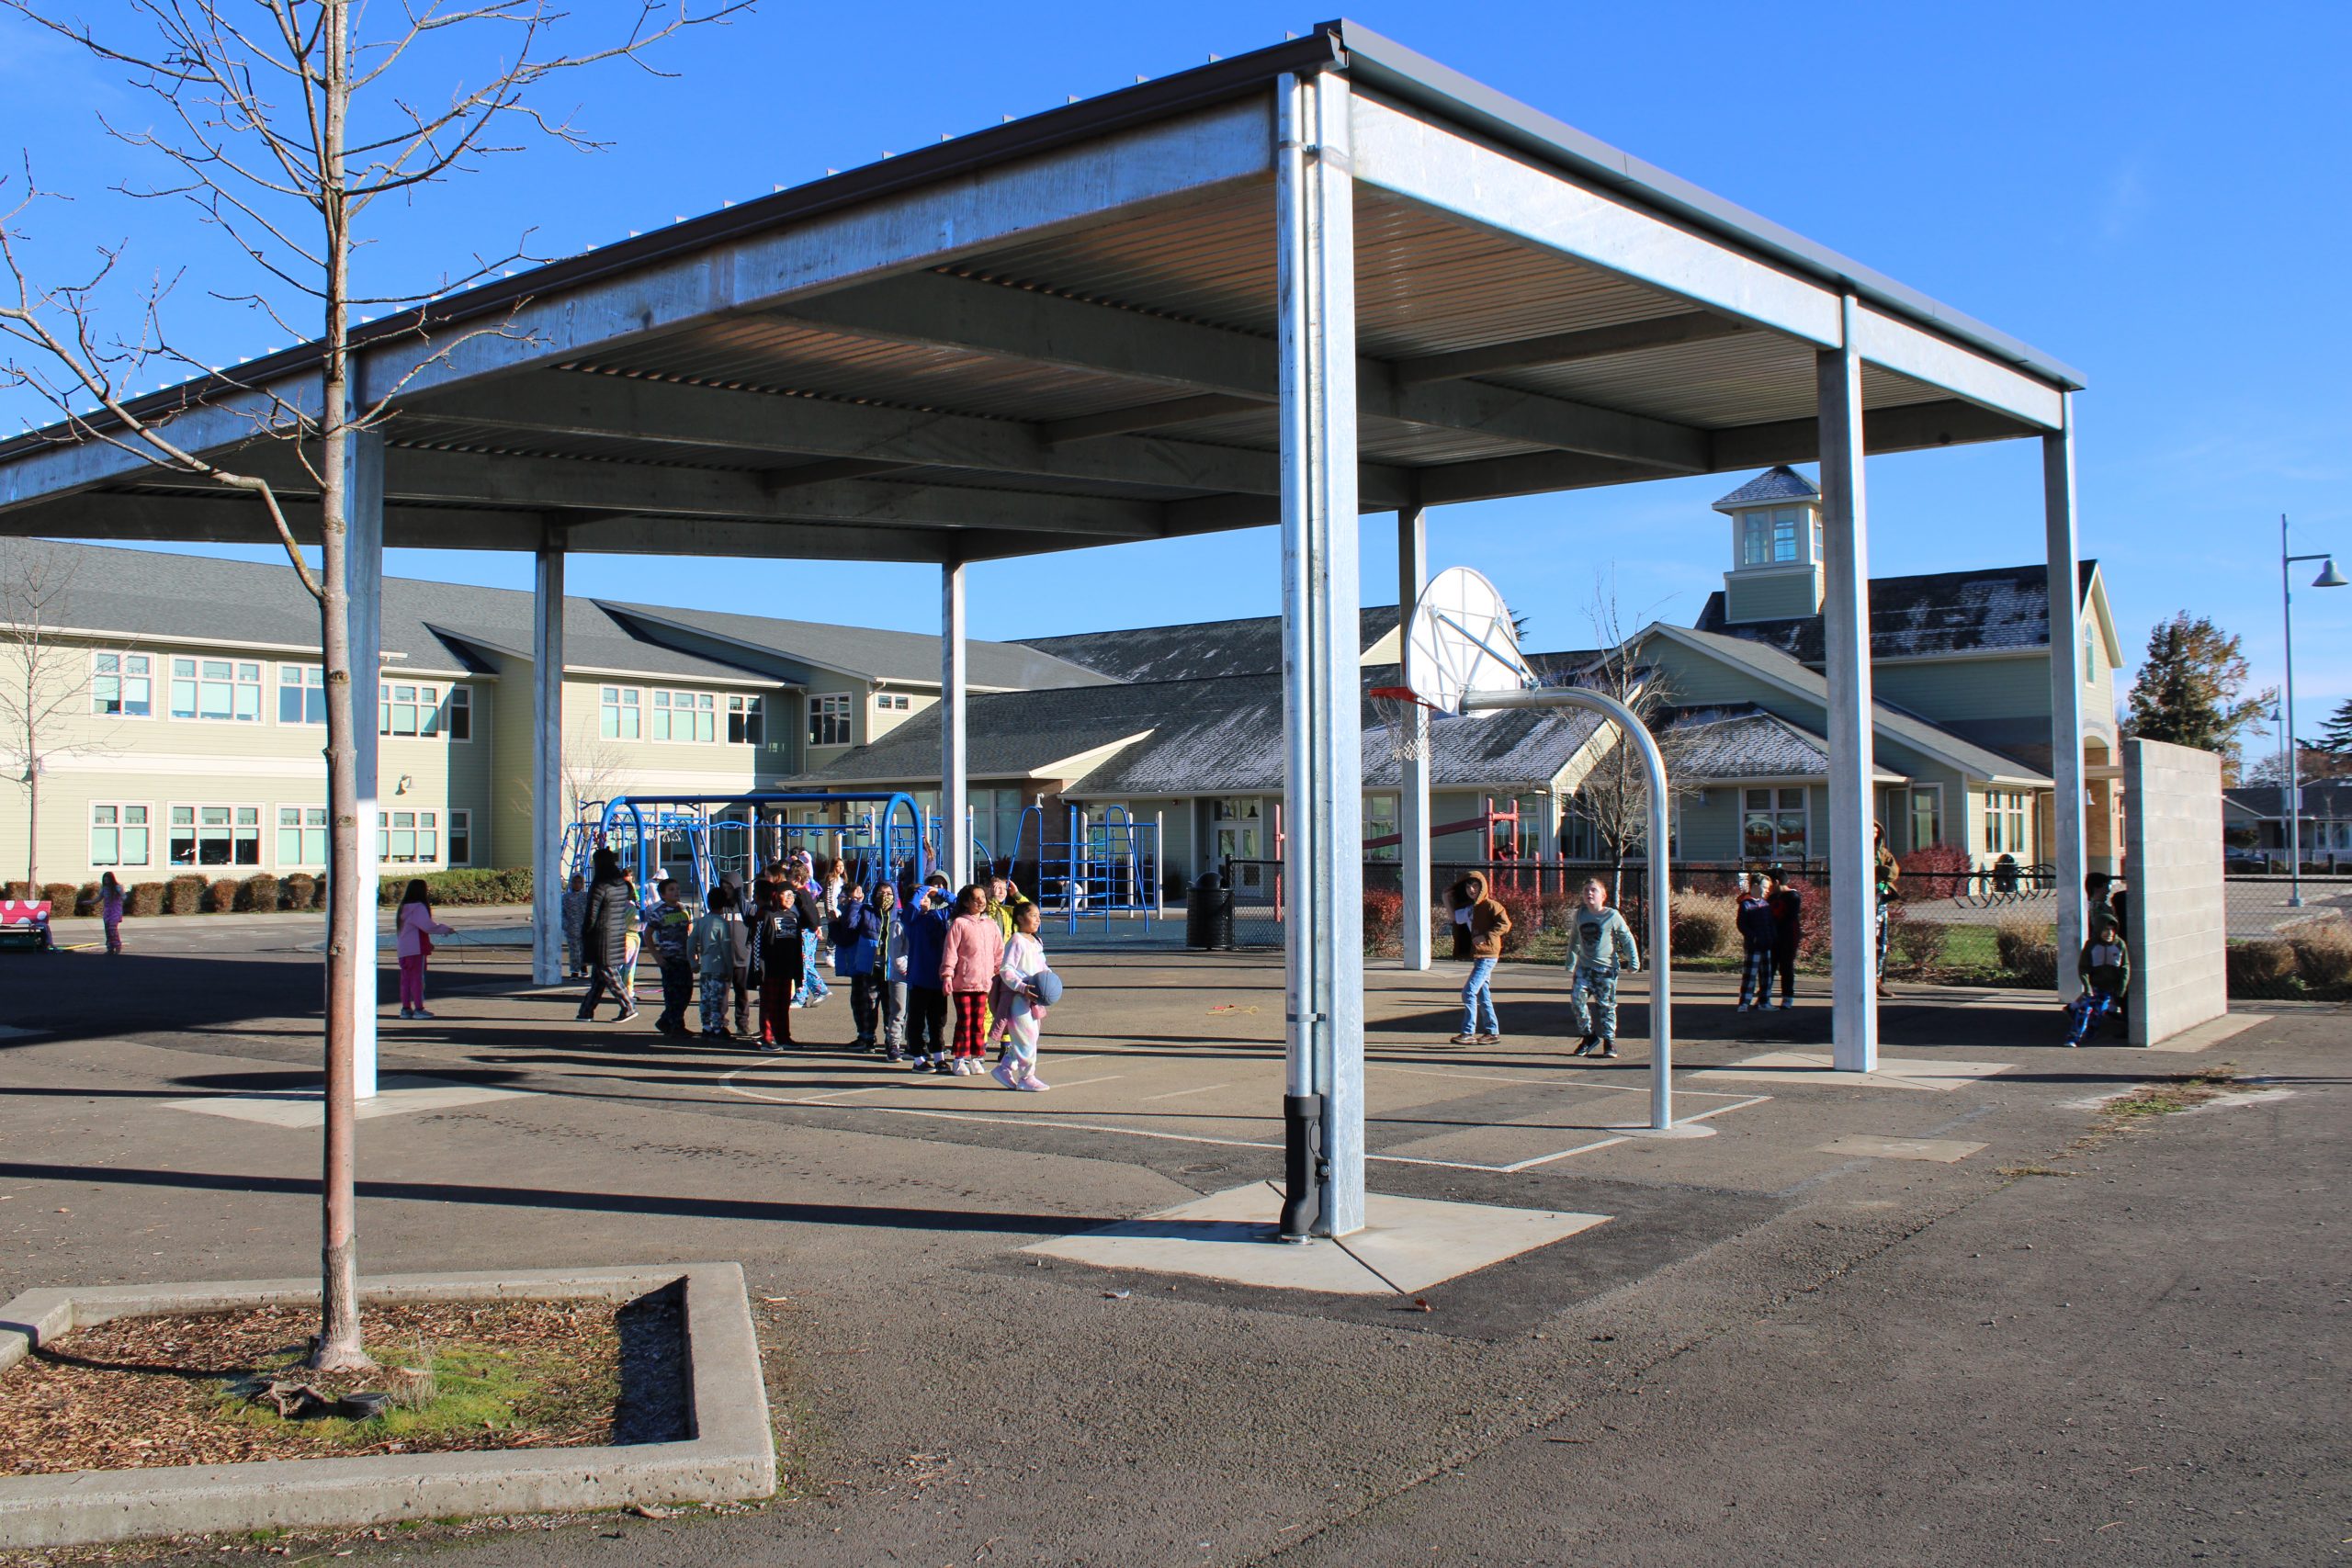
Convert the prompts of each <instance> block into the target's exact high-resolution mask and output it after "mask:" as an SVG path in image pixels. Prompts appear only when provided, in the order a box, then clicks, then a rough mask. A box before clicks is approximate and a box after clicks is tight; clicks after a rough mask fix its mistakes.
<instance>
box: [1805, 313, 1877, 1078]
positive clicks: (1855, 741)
mask: <svg viewBox="0 0 2352 1568" xmlns="http://www.w3.org/2000/svg"><path fill="white" fill-rule="evenodd" d="M1858 310H1859V306H1858V304H1857V302H1856V300H1855V299H1854V298H1853V296H1851V295H1848V296H1847V297H1846V304H1845V345H1844V346H1843V347H1840V348H1826V349H1823V350H1821V351H1820V352H1819V353H1818V354H1817V355H1815V369H1816V372H1817V376H1818V383H1819V384H1818V394H1819V399H1820V410H1821V521H1822V544H1823V548H1824V551H1825V553H1826V557H1827V561H1826V565H1827V568H1828V570H1827V573H1826V577H1827V581H1826V596H1825V597H1824V599H1823V601H1822V607H1821V619H1822V626H1821V632H1822V651H1823V655H1824V662H1825V665H1826V674H1827V676H1828V679H1829V714H1828V718H1829V737H1828V739H1829V933H1830V952H1831V953H1832V957H1831V959H1830V981H1829V989H1830V999H1831V1006H1830V1038H1831V1040H1832V1042H1833V1045H1834V1049H1835V1052H1836V1058H1837V1065H1838V1068H1839V1070H1841V1071H1844V1072H1849V1073H1867V1072H1871V1071H1873V1070H1874V1069H1875V1068H1876V1067H1877V1066H1878V992H1877V966H1876V957H1877V953H1878V896H1877V886H1878V867H1877V863H1876V858H1875V856H1874V854H1873V852H1872V848H1871V823H1872V821H1873V820H1874V819H1875V813H1874V812H1873V811H1872V810H1871V795H1872V793H1873V791H1874V789H1875V787H1876V784H1875V775H1876V773H1877V768H1876V766H1875V759H1874V757H1873V756H1872V750H1871V740H1872V735H1871V646H1870V626H1871V582H1870V546H1869V539H1868V533H1869V530H1868V526H1867V523H1866V514H1867V509H1866V508H1865V506H1864V503H1863V496H1862V449H1863V448H1862V360H1861V355H1860V350H1859V349H1858V347H1857V346H1856V344H1855V334H1854V327H1855V316H1856V314H1857V311H1858Z"/></svg>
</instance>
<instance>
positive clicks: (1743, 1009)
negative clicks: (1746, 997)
mask: <svg viewBox="0 0 2352 1568" xmlns="http://www.w3.org/2000/svg"><path fill="white" fill-rule="evenodd" d="M1732 1010H1733V1011H1734V1012H1747V1011H1749V1010H1750V1009H1749V1008H1748V1005H1747V1003H1746V1002H1742V1003H1740V1004H1739V1006H1737V1007H1736V1008H1734V1009H1732Z"/></svg>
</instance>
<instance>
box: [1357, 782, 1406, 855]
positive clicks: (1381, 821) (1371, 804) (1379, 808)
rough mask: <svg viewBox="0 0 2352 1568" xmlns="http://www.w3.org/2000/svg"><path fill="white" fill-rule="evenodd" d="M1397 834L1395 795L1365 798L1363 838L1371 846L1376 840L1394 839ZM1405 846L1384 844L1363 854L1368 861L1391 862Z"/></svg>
mask: <svg viewBox="0 0 2352 1568" xmlns="http://www.w3.org/2000/svg"><path fill="white" fill-rule="evenodd" d="M1396 834H1397V797H1396V796H1395V795H1365V796H1364V797H1363V837H1364V842H1365V843H1367V844H1369V843H1371V842H1372V840H1374V839H1387V838H1394V837H1395V836H1396ZM1403 848H1404V846H1403V845H1401V844H1383V845H1381V846H1379V847H1378V848H1377V849H1367V850H1365V851H1364V852H1363V858H1364V859H1366V860H1379V861H1391V860H1395V859H1397V856H1398V854H1399V852H1401V851H1402V850H1403Z"/></svg>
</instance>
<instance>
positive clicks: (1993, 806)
mask: <svg viewBox="0 0 2352 1568" xmlns="http://www.w3.org/2000/svg"><path fill="white" fill-rule="evenodd" d="M2026 811H2027V801H2026V796H2025V794H2024V792H2023V791H2018V790H1998V789H1996V790H1989V791H1987V792H1986V793H1985V853H1987V854H1996V855H2003V854H2006V855H2025V854H2029V853H2030V852H2031V850H2032V846H2031V844H2030V842H2029V841H2028V840H2027V838H2026Z"/></svg>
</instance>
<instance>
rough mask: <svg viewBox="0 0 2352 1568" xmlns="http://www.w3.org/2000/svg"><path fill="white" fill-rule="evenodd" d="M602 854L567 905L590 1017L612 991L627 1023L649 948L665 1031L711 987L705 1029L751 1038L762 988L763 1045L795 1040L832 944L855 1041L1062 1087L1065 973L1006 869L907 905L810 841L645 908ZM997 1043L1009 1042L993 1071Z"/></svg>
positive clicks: (971, 1072) (965, 1073) (1035, 1087)
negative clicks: (1043, 1056)
mask: <svg viewBox="0 0 2352 1568" xmlns="http://www.w3.org/2000/svg"><path fill="white" fill-rule="evenodd" d="M656 895H657V901H656V902H655V903H654V904H653V905H652V906H651V907H650V908H648V909H646V910H643V911H639V908H638V906H637V899H636V897H635V891H634V889H633V888H632V887H631V886H630V885H629V884H628V879H627V878H626V877H625V876H624V875H623V874H622V873H621V870H620V865H619V863H618V860H617V858H616V857H614V856H612V855H611V853H610V852H608V851H603V850H600V851H598V852H597V854H596V858H595V861H594V880H593V881H592V882H591V883H590V884H589V885H588V886H585V887H583V886H581V878H580V877H578V876H576V875H575V876H574V877H573V878H572V886H571V889H570V890H569V891H568V892H567V893H566V895H565V897H564V901H563V919H564V933H565V943H566V947H567V950H568V953H569V954H570V965H571V971H572V973H573V974H574V975H581V974H585V975H586V976H587V977H588V980H589V988H588V994H587V997H586V998H585V999H584V1000H583V1001H582V1005H581V1009H580V1017H581V1018H582V1020H583V1021H586V1020H590V1019H593V1018H594V1016H595V1011H596V1007H597V1004H598V1002H599V1001H600V1000H601V999H602V998H603V995H604V993H605V991H606V990H608V989H609V990H610V991H612V992H613V994H614V997H615V999H616V1001H617V1003H618V1004H619V1006H620V1009H621V1010H620V1012H619V1014H618V1017H617V1019H616V1021H627V1020H628V1019H631V1018H634V1017H636V1016H637V1005H636V1000H635V985H634V974H633V970H634V965H635V962H636V957H637V953H638V952H639V948H640V945H642V946H644V947H650V949H651V950H652V953H653V954H654V957H655V959H656V961H657V963H658V964H660V966H661V971H662V1012H661V1014H660V1016H659V1017H658V1018H657V1019H656V1020H655V1022H654V1027H655V1028H657V1029H658V1030H660V1031H661V1032H662V1033H664V1034H672V1035H686V1034H689V1033H691V1032H693V1031H690V1030H689V1029H688V1028H687V1026H686V1016H685V1014H686V1008H687V1005H688V1003H689V1001H690V1000H695V999H697V985H698V989H699V996H698V1000H699V1003H700V1008H701V1020H700V1023H701V1028H700V1031H699V1032H700V1035H701V1037H702V1038H703V1039H706V1040H714V1041H723V1040H732V1039H735V1038H738V1037H746V1038H750V1037H752V1029H751V1021H750V1018H749V1011H750V1001H751V998H752V994H753V993H756V994H757V996H758V998H759V1027H758V1032H757V1035H756V1043H757V1044H758V1046H759V1048H760V1049H761V1050H763V1051H782V1050H786V1049H787V1048H789V1047H791V1046H792V1045H793V1044H794V1041H793V1038H792V1010H793V1009H794V1008H796V1007H803V1008H805V1007H814V1006H816V1005H817V1004H818V1003H820V1002H821V1001H822V1000H824V998H825V997H826V996H827V995H828V994H829V993H830V989H831V988H830V987H827V986H826V985H825V983H824V976H823V974H822V972H821V968H820V942H823V943H829V944H830V946H831V953H832V963H833V973H834V975H835V976H836V977H837V978H841V979H845V980H847V981H848V982H849V987H850V1012H851V1018H852V1021H853V1026H854V1028H855V1030H856V1038H855V1046H856V1048H858V1049H861V1050H871V1051H873V1052H875V1053H876V1054H877V1055H882V1056H884V1057H887V1058H888V1060H890V1061H892V1062H906V1063H909V1064H910V1066H912V1067H913V1069H914V1070H915V1071H916V1072H935V1073H940V1074H943V1075H947V1076H953V1077H969V1076H976V1075H978V1074H981V1073H983V1072H986V1073H989V1074H990V1075H991V1076H993V1077H995V1078H996V1080H997V1081H998V1082H999V1083H1000V1084H1001V1085H1002V1086H1003V1087H1005V1088H1006V1089H1016V1090H1021V1091H1024V1092H1028V1093H1038V1092H1042V1091H1043V1090H1045V1089H1046V1088H1048V1087H1049V1086H1048V1085H1047V1084H1046V1081H1045V1080H1044V1079H1043V1078H1042V1077H1038V1075H1037V1047H1038V1041H1039V1038H1040V1033H1041V1031H1042V1028H1043V1025H1044V1023H1045V1020H1046V1011H1047V1010H1048V1009H1049V1008H1050V1007H1051V1006H1052V1005H1053V1004H1054V1003H1055V1002H1056V1001H1057V1000H1058V999H1059V998H1060V995H1061V980H1060V977H1059V976H1057V975H1056V974H1055V973H1054V972H1053V970H1052V969H1051V968H1049V967H1048V966H1047V964H1046V951H1045V944H1044V942H1042V941H1041V940H1040V937H1039V934H1038V933H1039V929H1040V927H1041V925H1042V923H1043V922H1042V919H1041V918H1040V914H1039V911H1038V909H1037V907H1036V906H1035V904H1032V903H1031V902H1030V901H1029V900H1028V899H1026V898H1023V897H1021V894H1020V891H1019V889H1017V888H1015V887H1013V886H1012V884H1011V883H1010V882H1009V881H1008V880H1007V879H1006V878H1004V877H1002V876H992V877H991V878H990V879H989V881H988V882H986V883H975V884H972V885H971V886H967V887H965V888H964V889H963V890H962V892H961V893H959V894H956V895H955V896H954V897H953V898H952V899H951V897H950V896H949V891H948V883H947V879H946V878H945V877H944V876H943V875H937V874H934V875H933V876H932V877H931V878H930V879H929V880H928V881H927V882H926V883H925V884H924V885H923V886H922V888H921V889H920V890H918V891H916V892H915V893H914V894H913V896H912V897H911V899H910V901H908V902H906V903H903V904H902V903H901V900H900V897H899V888H898V887H897V886H894V885H893V884H891V883H889V882H888V881H885V882H881V883H879V884H877V885H876V886H875V888H874V891H873V896H872V897H867V893H866V889H865V886H863V885H862V884H855V883H851V882H850V881H849V880H848V876H847V868H846V866H845V865H844V864H843V863H841V862H839V861H836V862H834V863H831V864H830V865H828V866H827V867H826V868H825V870H824V873H823V874H821V875H820V874H819V872H818V869H817V867H816V865H815V863H814V862H813V859H812V858H811V857H810V856H809V855H808V854H807V853H806V852H802V853H800V854H797V855H796V856H794V857H793V858H792V859H791V860H790V861H788V862H782V863H774V864H771V865H770V866H769V867H768V868H767V869H766V870H765V871H764V872H763V874H761V876H760V878H759V880H758V881H756V882H755V883H753V884H752V886H750V887H749V888H746V887H744V886H742V885H741V881H740V879H739V878H738V877H737V876H736V875H735V874H732V873H729V874H728V875H727V876H726V877H725V878H724V879H722V880H721V882H720V883H719V885H718V886H714V887H712V888H711V889H710V890H709V891H708V893H707V894H706V895H705V897H704V909H703V912H702V913H701V914H700V915H699V916H696V915H695V913H694V912H693V911H691V910H689V909H688V908H686V907H685V905H684V902H683V900H682V899H681V897H680V893H679V887H678V885H677V883H676V882H675V881H674V880H671V879H664V880H663V881H662V884H661V885H660V886H659V887H658V888H657V889H656ZM730 1003H731V1004H732V1012H733V1027H732V1029H731V1030H730V1029H729V1004H730ZM403 1016H405V1014H404V1015H403ZM951 1016H952V1019H953V1022H952V1024H951V1022H950V1019H951ZM991 1048H996V1049H998V1050H999V1051H1000V1053H1001V1054H1000V1057H999V1060H998V1061H997V1063H996V1065H995V1066H994V1067H993V1068H991V1067H989V1066H988V1065H987V1056H988V1053H989V1050H990V1049H991Z"/></svg>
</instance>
